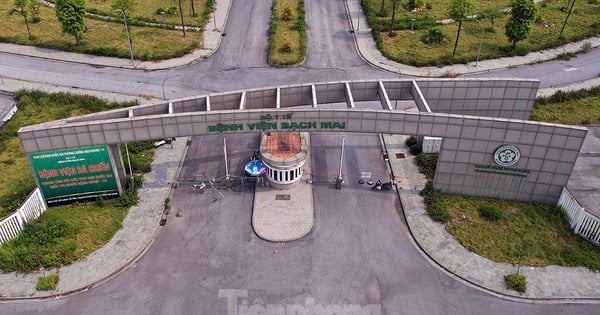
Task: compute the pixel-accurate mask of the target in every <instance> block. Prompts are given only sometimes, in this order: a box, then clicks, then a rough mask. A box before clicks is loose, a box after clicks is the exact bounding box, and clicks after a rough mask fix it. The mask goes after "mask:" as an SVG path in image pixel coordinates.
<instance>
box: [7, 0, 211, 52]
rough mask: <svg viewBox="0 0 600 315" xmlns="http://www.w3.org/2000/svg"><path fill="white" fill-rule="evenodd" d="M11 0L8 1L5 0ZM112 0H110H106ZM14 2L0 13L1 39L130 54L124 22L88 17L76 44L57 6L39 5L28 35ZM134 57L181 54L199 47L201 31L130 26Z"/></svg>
mask: <svg viewBox="0 0 600 315" xmlns="http://www.w3.org/2000/svg"><path fill="white" fill-rule="evenodd" d="M5 2H7V3H8V1H5ZM107 3H109V2H107ZM10 9H11V5H6V6H3V7H2V8H1V9H0V14H1V15H3V18H2V19H0V41H3V42H9V43H15V44H21V45H30V46H38V47H46V48H53V49H59V50H64V51H72V52H79V53H87V54H93V55H101V56H111V57H122V58H129V46H128V44H127V36H126V34H125V27H124V25H123V23H117V22H108V21H102V20H95V19H90V18H86V19H85V24H86V26H87V29H88V31H87V32H86V33H85V34H84V35H83V44H81V45H75V39H74V38H73V36H71V35H68V34H63V33H62V31H61V27H60V24H59V22H58V20H57V18H56V15H55V12H54V9H52V8H49V7H45V6H40V18H41V21H40V22H39V23H35V24H32V23H30V24H29V27H30V29H31V34H32V36H33V37H34V38H33V39H29V38H28V35H27V29H26V28H25V23H24V22H23V18H22V17H21V16H19V15H17V14H13V15H10V16H9V15H8V11H9V10H10ZM130 31H131V38H132V41H133V53H134V57H135V58H136V59H139V60H160V59H168V58H173V57H179V56H182V55H185V54H186V53H188V52H190V51H192V50H193V49H195V48H197V47H198V44H199V43H200V42H201V41H202V33H199V32H187V33H186V37H185V38H184V37H183V36H182V32H181V31H177V30H169V29H160V28H155V27H140V26H131V27H130Z"/></svg>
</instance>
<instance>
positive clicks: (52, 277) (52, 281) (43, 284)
mask: <svg viewBox="0 0 600 315" xmlns="http://www.w3.org/2000/svg"><path fill="white" fill-rule="evenodd" d="M58 279H59V277H58V273H53V274H49V275H47V276H45V277H39V278H38V282H37V285H36V286H35V289H36V290H38V291H48V290H54V289H56V284H57V283H58Z"/></svg>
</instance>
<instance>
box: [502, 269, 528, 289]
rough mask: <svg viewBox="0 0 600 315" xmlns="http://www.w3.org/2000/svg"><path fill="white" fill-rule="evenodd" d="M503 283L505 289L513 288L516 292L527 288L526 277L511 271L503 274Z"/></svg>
mask: <svg viewBox="0 0 600 315" xmlns="http://www.w3.org/2000/svg"><path fill="white" fill-rule="evenodd" d="M504 283H505V284H506V288H507V289H511V290H515V291H517V292H521V293H523V292H525V290H526V289H527V279H526V278H525V276H524V275H522V274H518V273H511V274H509V275H505V276H504Z"/></svg>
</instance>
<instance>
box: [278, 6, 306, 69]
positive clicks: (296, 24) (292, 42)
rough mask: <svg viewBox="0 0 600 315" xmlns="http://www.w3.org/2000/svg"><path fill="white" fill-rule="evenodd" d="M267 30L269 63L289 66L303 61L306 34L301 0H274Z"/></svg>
mask: <svg viewBox="0 0 600 315" xmlns="http://www.w3.org/2000/svg"><path fill="white" fill-rule="evenodd" d="M273 3H274V6H273V13H272V15H271V26H270V28H269V62H270V63H271V64H273V65H276V66H290V65H295V64H298V63H301V62H302V61H304V57H305V55H306V46H305V45H306V39H305V37H306V34H305V22H304V1H303V0H274V1H273Z"/></svg>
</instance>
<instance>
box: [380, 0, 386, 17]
mask: <svg viewBox="0 0 600 315" xmlns="http://www.w3.org/2000/svg"><path fill="white" fill-rule="evenodd" d="M383 10H385V0H381V10H379V12H381V13H379V14H380V15H381V16H383Z"/></svg>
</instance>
